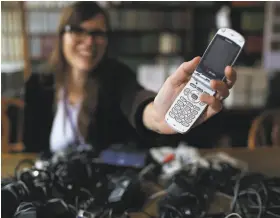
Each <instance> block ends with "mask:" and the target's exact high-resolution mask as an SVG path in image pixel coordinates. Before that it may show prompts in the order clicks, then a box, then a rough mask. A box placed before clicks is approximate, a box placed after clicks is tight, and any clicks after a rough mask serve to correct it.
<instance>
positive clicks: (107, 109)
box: [24, 1, 235, 152]
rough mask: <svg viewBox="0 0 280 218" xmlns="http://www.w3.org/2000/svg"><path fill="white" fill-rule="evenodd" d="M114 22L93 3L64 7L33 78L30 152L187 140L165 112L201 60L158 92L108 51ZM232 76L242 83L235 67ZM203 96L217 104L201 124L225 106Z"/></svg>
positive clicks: (28, 94)
mask: <svg viewBox="0 0 280 218" xmlns="http://www.w3.org/2000/svg"><path fill="white" fill-rule="evenodd" d="M108 20H109V19H108V17H107V14H106V12H105V11H104V10H103V9H102V8H101V7H100V6H99V5H98V4H97V3H95V2H93V1H88V2H84V1H80V2H76V3H74V4H71V5H70V6H68V7H67V8H65V9H64V10H63V13H62V16H61V19H60V24H59V27H58V32H57V40H56V45H55V47H54V50H53V52H52V55H51V57H50V59H49V62H48V63H47V65H46V66H45V68H44V69H43V72H44V73H43V74H41V73H40V74H37V73H35V74H34V73H33V74H32V76H31V77H30V78H29V80H28V82H27V83H26V89H25V105H26V107H25V123H24V144H25V147H26V148H27V151H33V152H34V151H35V152H36V151H37V152H38V151H42V150H47V149H50V150H51V151H53V152H56V151H59V150H61V149H64V148H67V147H68V146H70V145H90V146H93V147H94V149H96V150H97V151H101V150H103V149H105V148H106V147H107V146H109V145H111V144H115V143H126V142H131V141H133V142H136V143H137V144H141V145H142V146H143V145H146V146H148V147H150V146H154V145H156V144H157V143H158V142H159V141H158V140H159V138H162V137H163V140H162V142H164V143H168V144H169V145H170V144H171V143H172V142H173V139H174V140H175V141H174V143H177V142H178V141H179V140H180V137H179V136H178V134H176V132H175V131H174V130H173V129H171V128H170V127H169V126H168V125H167V123H166V122H165V120H164V116H165V113H166V112H167V111H168V109H169V107H170V106H171V105H172V102H173V101H174V99H175V98H176V96H177V95H178V93H180V91H181V90H182V89H183V87H184V85H185V84H186V83H187V82H188V80H189V78H190V76H191V74H192V72H193V71H194V69H195V68H196V66H197V64H198V62H199V58H194V59H193V60H191V61H189V62H186V63H183V64H182V65H181V66H180V67H179V68H178V69H177V70H176V72H174V73H173V74H172V76H170V77H169V78H168V79H167V80H166V82H165V83H164V85H163V86H162V88H161V90H160V91H159V93H158V94H156V93H154V92H150V91H148V90H145V89H144V88H143V87H142V86H140V85H139V84H138V82H137V79H136V75H135V73H134V72H132V71H131V69H129V68H128V67H127V66H126V65H124V64H122V63H120V62H118V61H117V60H114V59H111V58H109V57H108V55H107V53H108V52H107V48H108V46H109V42H108V33H109V32H110V25H109V21H108ZM226 75H227V77H228V80H229V81H231V82H232V83H234V82H235V72H234V71H232V69H231V68H227V70H226ZM213 89H214V90H216V91H217V92H218V93H219V94H220V96H226V93H228V87H227V85H226V84H224V83H222V82H217V81H213ZM202 101H203V102H205V103H207V104H209V110H208V111H207V112H206V116H204V118H203V120H201V121H200V122H199V123H201V122H203V121H204V120H206V119H208V118H210V117H211V116H213V115H215V113H217V112H218V110H217V108H221V107H220V105H221V103H220V101H219V100H218V99H216V98H214V97H211V96H204V97H203V99H202ZM165 135H168V136H165ZM166 137H168V140H167V139H166Z"/></svg>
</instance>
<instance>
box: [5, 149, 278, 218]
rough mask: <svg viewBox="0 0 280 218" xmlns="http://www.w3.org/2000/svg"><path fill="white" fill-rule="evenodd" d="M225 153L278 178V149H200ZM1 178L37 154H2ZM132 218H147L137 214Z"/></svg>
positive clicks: (149, 209)
mask: <svg viewBox="0 0 280 218" xmlns="http://www.w3.org/2000/svg"><path fill="white" fill-rule="evenodd" d="M219 151H222V152H225V153H227V154H229V155H230V156H232V157H234V158H237V159H240V160H243V161H245V162H247V163H248V166H249V169H250V170H251V171H256V172H260V173H263V174H266V175H268V176H280V147H273V148H258V149H255V150H253V151H250V150H249V149H247V148H223V149H202V150H200V153H201V155H206V154H209V153H215V152H219ZM1 156H2V171H1V174H2V177H3V176H8V175H13V173H14V169H15V166H16V165H17V163H18V162H19V161H20V160H23V159H33V160H34V159H35V158H36V157H37V154H2V155H1ZM156 202H157V201H156V200H155V201H153V202H150V203H149V204H148V205H147V206H146V207H145V209H144V211H146V212H148V213H149V214H152V215H156ZM132 217H135V218H136V217H143V218H144V217H145V218H146V217H147V216H146V215H145V214H141V213H137V214H135V216H134V215H133V216H132Z"/></svg>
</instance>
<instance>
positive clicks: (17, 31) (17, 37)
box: [1, 4, 24, 70]
mask: <svg viewBox="0 0 280 218" xmlns="http://www.w3.org/2000/svg"><path fill="white" fill-rule="evenodd" d="M8 6H9V7H8ZM8 6H7V7H2V11H1V35H2V37H1V45H2V47H1V62H2V66H1V69H3V68H5V66H7V65H9V66H11V67H12V65H15V66H17V65H18V63H21V64H22V63H23V59H24V54H23V31H22V30H23V29H22V25H21V16H20V8H19V4H8ZM6 68H7V67H6ZM9 68H10V67H9ZM4 70H5V69H4Z"/></svg>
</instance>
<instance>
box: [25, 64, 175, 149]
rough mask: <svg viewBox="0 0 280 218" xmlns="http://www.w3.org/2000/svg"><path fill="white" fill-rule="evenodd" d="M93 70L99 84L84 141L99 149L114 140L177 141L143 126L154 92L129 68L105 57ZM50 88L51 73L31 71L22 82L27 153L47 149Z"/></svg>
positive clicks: (144, 143) (51, 105) (51, 107)
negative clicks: (45, 74)
mask: <svg viewBox="0 0 280 218" xmlns="http://www.w3.org/2000/svg"><path fill="white" fill-rule="evenodd" d="M96 72H97V74H98V75H99V76H98V78H99V80H98V81H99V83H100V86H98V87H99V88H98V89H99V90H98V98H97V106H96V109H95V110H94V112H93V113H92V115H91V116H92V119H91V120H90V122H89V126H88V138H87V139H86V141H87V143H89V144H91V145H92V146H94V147H95V148H96V149H97V150H99V151H100V150H102V149H104V148H106V147H108V146H109V145H111V144H114V143H128V142H135V143H137V144H138V145H139V146H140V147H143V148H148V147H151V146H157V145H164V144H169V145H170V143H177V142H178V141H177V140H178V135H173V136H170V135H169V136H164V135H160V134H158V133H155V132H152V131H149V130H147V129H146V128H145V127H144V125H143V123H142V114H143V110H144V108H145V106H146V105H147V104H148V103H150V102H151V101H153V100H154V97H155V96H156V93H154V92H151V91H147V90H145V89H144V88H143V87H142V86H140V85H139V84H138V82H137V79H136V75H135V73H134V72H132V70H131V69H130V68H128V67H127V66H126V65H124V64H122V63H120V62H118V61H116V60H113V59H106V60H104V61H103V62H102V63H101V64H100V66H98V68H97V70H96ZM151 73H152V72H151ZM42 77H43V79H42ZM54 91H55V89H54V78H53V75H52V74H50V75H48V76H42V74H38V73H33V74H32V76H31V77H30V78H29V80H28V81H27V82H26V86H25V114H24V120H25V121H24V134H23V138H24V139H23V141H24V144H25V147H26V151H27V152H41V151H46V150H49V147H50V132H51V128H52V123H53V119H54V115H55V112H56V111H55V110H54V93H55V92H54Z"/></svg>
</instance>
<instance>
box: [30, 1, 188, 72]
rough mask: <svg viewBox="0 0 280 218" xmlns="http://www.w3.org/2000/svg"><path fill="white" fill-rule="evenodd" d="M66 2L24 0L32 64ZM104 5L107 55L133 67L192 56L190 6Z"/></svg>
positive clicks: (40, 57)
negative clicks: (107, 21) (107, 22)
mask: <svg viewBox="0 0 280 218" xmlns="http://www.w3.org/2000/svg"><path fill="white" fill-rule="evenodd" d="M69 3H71V2H62V1H56V2H25V10H26V20H27V23H28V25H27V31H28V39H29V42H30V43H29V45H30V46H29V50H30V60H31V61H32V65H33V66H36V64H37V63H41V62H42V61H44V60H46V58H47V57H48V56H49V54H50V52H51V50H52V46H53V44H54V43H53V42H54V39H55V34H56V28H57V26H58V21H59V17H60V14H61V9H62V8H63V7H65V6H66V5H67V4H69ZM182 5H183V6H182ZM105 6H106V9H107V11H108V14H109V17H110V22H111V28H112V32H111V33H110V35H109V45H110V46H109V55H110V56H112V57H116V58H118V59H120V60H121V61H123V62H125V63H126V64H128V65H129V66H130V67H131V68H133V69H134V70H136V69H137V67H138V66H139V64H140V63H157V62H158V61H162V60H166V61H168V60H170V59H171V60H172V59H174V58H175V59H176V58H183V59H188V58H191V57H192V53H191V52H192V51H193V50H192V43H191V42H192V33H191V32H192V9H191V7H189V6H187V5H186V4H182V3H178V2H177V3H176V2H175V3H172V2H169V3H167V4H166V3H165V4H164V3H160V2H159V3H157V2H147V3H144V2H122V3H119V4H114V2H110V3H108V4H105Z"/></svg>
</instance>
